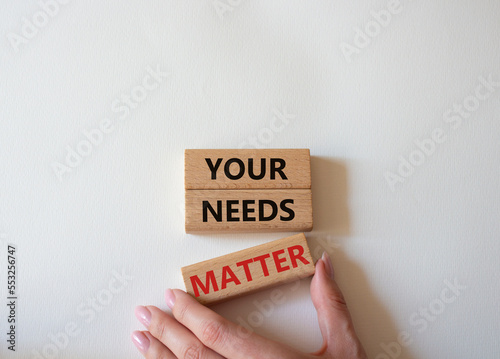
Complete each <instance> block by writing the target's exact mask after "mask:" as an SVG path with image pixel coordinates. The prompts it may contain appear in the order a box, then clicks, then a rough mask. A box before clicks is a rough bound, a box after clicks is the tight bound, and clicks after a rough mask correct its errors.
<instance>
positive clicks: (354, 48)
mask: <svg viewBox="0 0 500 359" xmlns="http://www.w3.org/2000/svg"><path fill="white" fill-rule="evenodd" d="M401 11H403V6H402V5H401V3H400V2H399V0H389V1H388V3H387V10H384V9H382V10H380V11H379V12H376V11H371V12H370V13H371V15H372V17H373V20H369V21H368V22H367V23H366V24H365V27H364V31H363V30H362V29H360V28H359V27H354V31H355V32H356V34H355V35H354V40H353V45H351V44H348V43H346V42H341V43H340V50H342V53H343V54H344V57H345V59H346V61H347V62H349V63H350V62H352V55H354V54H359V53H360V52H361V49H364V48H366V47H368V45H370V43H371V41H372V40H371V39H373V38H375V37H376V36H378V35H379V34H380V31H381V30H382V27H387V26H389V24H390V23H391V20H392V16H393V15H396V14H399V13H400V12H401Z"/></svg>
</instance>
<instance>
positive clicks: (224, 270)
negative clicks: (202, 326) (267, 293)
mask: <svg viewBox="0 0 500 359" xmlns="http://www.w3.org/2000/svg"><path fill="white" fill-rule="evenodd" d="M314 270H315V267H314V262H313V259H312V257H311V253H310V251H309V247H308V246H307V241H306V237H305V235H304V233H300V234H296V235H293V236H290V237H286V238H282V239H278V240H276V241H272V242H269V243H266V244H262V245H259V246H256V247H252V248H248V249H244V250H241V251H238V252H234V253H231V254H227V255H224V256H221V257H217V258H214V259H210V260H206V261H203V262H200V263H196V264H193V265H190V266H186V267H183V268H182V269H181V271H182V276H183V279H184V284H185V285H186V291H187V292H188V293H189V294H191V295H192V296H193V297H195V298H196V299H197V300H198V301H199V302H200V303H202V304H215V303H218V302H222V301H225V300H228V299H231V298H234V297H238V296H241V295H244V294H249V293H252V292H255V291H258V290H262V289H265V288H269V287H272V286H276V285H280V284H284V283H288V282H291V281H294V280H298V279H301V278H305V277H308V276H311V275H313V274H314Z"/></svg>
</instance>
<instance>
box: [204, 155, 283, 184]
mask: <svg viewBox="0 0 500 359" xmlns="http://www.w3.org/2000/svg"><path fill="white" fill-rule="evenodd" d="M205 161H206V162H207V165H208V168H209V169H210V172H211V173H212V177H211V179H212V180H216V179H217V170H218V169H219V167H220V165H221V163H222V158H218V159H217V162H215V165H214V164H213V162H212V160H211V159H210V158H205ZM233 163H234V164H237V166H238V172H237V174H232V173H231V165H232V164H233ZM277 164H279V166H277ZM285 166H286V162H285V160H284V159H281V158H271V159H270V167H271V168H270V170H269V174H270V178H271V179H272V180H274V179H276V173H279V175H280V177H281V179H283V180H287V179H288V178H287V177H286V175H285V173H283V169H284V168H285ZM233 167H234V166H233ZM254 171H255V170H254V164H253V158H249V159H248V176H249V177H250V178H251V179H253V180H260V179H263V178H264V176H265V175H266V159H265V158H261V159H260V174H258V175H256V174H255V173H254ZM224 174H225V175H226V177H227V178H229V179H231V180H238V179H240V178H241V177H243V175H244V174H245V164H244V163H243V161H242V160H240V159H239V158H230V159H229V160H227V161H226V163H225V165H224Z"/></svg>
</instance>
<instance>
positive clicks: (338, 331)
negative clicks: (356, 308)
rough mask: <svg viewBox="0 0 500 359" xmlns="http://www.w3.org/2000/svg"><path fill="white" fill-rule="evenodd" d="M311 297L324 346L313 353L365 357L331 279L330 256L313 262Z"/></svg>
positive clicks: (339, 356) (337, 288)
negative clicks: (314, 264) (314, 268)
mask: <svg viewBox="0 0 500 359" xmlns="http://www.w3.org/2000/svg"><path fill="white" fill-rule="evenodd" d="M311 298H312V301H313V304H314V307H315V308H316V311H317V312H318V322H319V327H320V330H321V334H322V336H323V346H322V348H321V349H320V350H319V351H318V352H317V353H316V354H319V355H322V354H327V355H328V356H330V355H331V356H332V357H335V358H337V357H338V358H366V354H365V352H364V350H363V347H362V345H361V343H360V341H359V339H358V337H357V335H356V332H355V331H354V325H353V323H352V320H351V315H350V314H349V310H348V309H347V304H346V302H345V299H344V296H343V295H342V292H341V291H340V288H339V286H338V285H337V282H336V281H335V279H334V273H333V266H332V262H331V260H330V256H329V255H328V253H326V252H324V253H323V256H322V257H321V259H319V260H318V261H317V262H316V272H315V274H314V277H313V280H312V282H311Z"/></svg>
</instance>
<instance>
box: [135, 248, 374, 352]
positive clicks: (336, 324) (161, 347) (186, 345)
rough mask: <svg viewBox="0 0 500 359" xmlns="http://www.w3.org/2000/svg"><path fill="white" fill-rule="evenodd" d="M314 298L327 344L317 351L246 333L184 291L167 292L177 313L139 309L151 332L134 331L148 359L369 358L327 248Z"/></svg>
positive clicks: (137, 312)
mask: <svg viewBox="0 0 500 359" xmlns="http://www.w3.org/2000/svg"><path fill="white" fill-rule="evenodd" d="M311 298H312V302H313V304H314V307H315V308H316V311H317V313H318V323H319V327H320V330H321V334H322V336H323V345H322V346H321V348H320V349H319V350H318V351H317V352H315V353H302V352H300V351H298V350H296V349H293V348H291V347H289V346H287V345H284V344H281V343H278V342H275V341H273V340H270V339H267V338H264V337H262V336H260V335H258V334H256V333H252V334H250V335H245V336H242V335H241V333H242V332H244V329H241V328H239V326H238V325H236V324H234V323H232V322H230V321H229V320H227V319H225V318H223V317H221V316H220V315H218V314H217V313H215V312H214V311H212V310H210V309H209V308H207V307H205V306H203V305H201V304H199V303H198V302H197V301H196V300H195V299H194V298H193V297H191V296H190V295H188V294H186V293H185V292H184V291H181V290H179V289H173V290H171V289H167V291H166V293H165V300H166V302H167V305H168V307H169V308H170V309H171V311H172V315H169V314H167V313H165V312H163V311H162V310H160V309H158V308H157V307H154V306H145V307H144V306H138V307H137V308H136V309H135V315H136V317H137V318H138V319H139V321H140V322H141V323H142V324H143V325H144V326H145V327H146V329H147V330H146V331H135V332H133V333H132V341H133V342H134V344H135V345H136V347H137V348H138V349H139V351H140V352H141V353H142V354H143V355H144V357H145V358H147V359H159V358H161V359H171V358H172V359H173V358H182V359H183V358H190V359H194V358H203V359H205V358H207V359H216V358H231V359H233V358H234V359H254V358H255V359H267V358H269V359H271V358H272V359H276V358H278V359H279V358H297V359H300V358H309V359H312V358H325V359H326V358H328V359H334V358H335V359H366V358H367V356H366V353H365V351H364V349H363V346H362V345H361V342H360V341H359V339H358V336H357V335H356V332H355V331H354V325H353V323H352V320H351V316H350V314H349V310H348V309H347V305H346V302H345V299H344V296H343V295H342V292H341V291H340V288H339V287H338V285H337V283H336V282H335V279H334V272H333V266H332V263H331V260H330V257H329V256H328V254H327V253H326V252H325V253H324V254H323V256H322V257H321V259H319V260H318V261H317V262H316V272H315V274H314V277H313V279H312V281H311Z"/></svg>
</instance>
